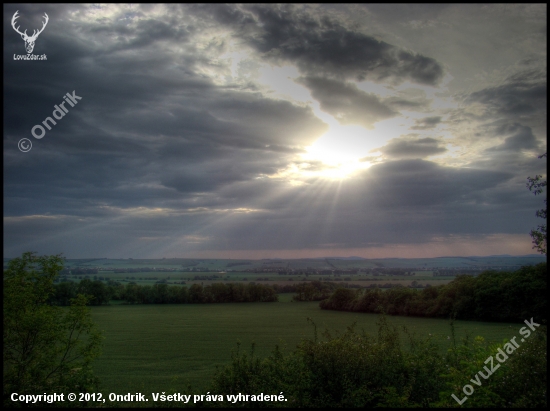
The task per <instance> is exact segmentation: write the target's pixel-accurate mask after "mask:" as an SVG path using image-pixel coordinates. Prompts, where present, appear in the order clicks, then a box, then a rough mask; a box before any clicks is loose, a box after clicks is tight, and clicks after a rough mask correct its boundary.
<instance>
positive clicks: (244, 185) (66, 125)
mask: <svg viewBox="0 0 550 411" xmlns="http://www.w3.org/2000/svg"><path fill="white" fill-rule="evenodd" d="M16 12H17V15H16V18H15V23H14V27H12V19H13V18H14V14H15V13H16ZM45 13H46V14H47V17H48V21H47V24H46V26H45V27H44V29H43V31H42V32H40V34H39V35H38V36H37V37H36V39H35V44H34V49H33V51H32V53H30V54H32V55H34V56H37V57H36V58H37V60H23V58H24V56H27V55H29V53H28V52H27V49H26V43H25V41H24V40H23V38H22V35H21V34H19V33H26V34H27V35H30V34H31V33H34V31H35V30H36V31H38V30H39V29H41V28H42V27H43V24H44V22H45V20H46V18H45ZM546 21H547V5H546V4H486V5H475V4H445V5H442V4H408V5H399V4H387V5H385V4H370V5H362V4H361V5H355V4H308V5H254V4H245V5H235V4H230V5H205V4H185V5H162V4H137V5H130V4H124V5H116V4H108V5H97V4H93V5H92V4H8V5H4V123H3V130H4V198H3V199H4V257H16V256H19V255H21V253H23V252H25V251H35V252H37V253H38V254H40V255H42V254H58V253H62V254H63V255H64V256H65V257H67V258H163V257H166V258H174V257H187V258H248V259H261V258H315V257H326V256H342V257H346V256H359V257H364V258H389V257H398V258H415V257H418V258H420V257H438V256H472V255H477V256H484V255H500V254H510V255H525V254H532V253H536V252H535V250H532V244H531V238H530V236H529V232H530V230H531V229H533V228H535V227H536V226H537V225H538V224H540V223H542V220H540V219H538V218H537V217H536V216H535V212H536V210H537V209H540V208H542V207H543V205H544V204H543V197H542V196H534V195H533V194H532V193H530V192H529V190H528V189H527V188H526V182H527V177H528V176H535V175H537V174H541V175H544V176H546V164H547V163H546V158H542V159H539V158H538V156H540V155H541V154H543V153H545V152H546V150H547V145H546V141H547V139H546V110H547V107H546V76H547V68H546V60H547V56H546V50H547V28H546ZM14 28H15V29H18V30H19V33H18V32H16V30H14ZM25 30H26V32H25ZM27 45H28V44H27ZM22 56H23V57H22ZM44 56H45V59H44ZM67 93H68V94H69V95H72V96H74V98H73V99H72V100H71V99H70V98H68V97H67ZM62 103H63V105H62V106H61V104H62ZM60 106H61V107H60ZM63 109H65V110H63ZM55 110H59V111H55ZM48 117H50V118H51V119H52V120H53V121H54V122H55V123H53V122H52V121H50V120H48ZM56 118H57V120H56ZM35 126H38V127H35ZM29 148H30V150H29ZM543 196H546V193H544V194H543Z"/></svg>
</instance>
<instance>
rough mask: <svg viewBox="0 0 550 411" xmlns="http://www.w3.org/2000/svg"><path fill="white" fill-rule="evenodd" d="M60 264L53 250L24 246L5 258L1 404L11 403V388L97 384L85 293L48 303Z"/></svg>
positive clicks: (95, 346) (96, 342)
mask: <svg viewBox="0 0 550 411" xmlns="http://www.w3.org/2000/svg"><path fill="white" fill-rule="evenodd" d="M62 268H63V260H62V258H61V257H60V256H58V255H56V256H42V257H37V256H35V255H34V254H33V253H30V252H29V253H24V254H23V255H22V257H20V258H15V259H13V260H11V261H10V262H9V263H8V269H7V270H5V271H4V292H3V297H4V351H3V361H4V403H5V405H6V404H7V405H9V406H14V403H12V402H11V401H10V400H9V394H10V393H13V392H17V393H20V394H43V393H44V392H47V393H53V392H57V393H63V392H67V393H68V392H76V393H78V392H86V391H95V389H96V388H97V379H96V378H95V377H94V375H93V373H92V369H91V362H92V360H93V359H94V358H95V357H97V356H98V355H99V353H100V344H101V336H100V334H99V332H98V331H97V330H96V329H95V326H94V324H93V323H92V321H91V318H90V313H89V309H88V308H87V307H86V303H87V299H86V297H84V296H82V295H78V296H77V297H76V298H74V299H71V302H70V303H71V306H70V308H60V307H56V306H53V305H51V304H49V301H50V299H51V297H52V295H53V294H54V287H53V281H54V279H55V277H56V276H57V275H58V273H59V271H60V270H61V269H62ZM80 404H83V403H80ZM35 405H37V406H44V405H46V403H37V404H35ZM57 405H59V403H57ZM73 405H74V404H73Z"/></svg>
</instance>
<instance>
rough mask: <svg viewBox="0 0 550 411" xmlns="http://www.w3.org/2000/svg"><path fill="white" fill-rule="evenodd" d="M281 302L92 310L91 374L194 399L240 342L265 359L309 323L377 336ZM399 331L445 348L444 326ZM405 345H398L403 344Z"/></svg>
mask: <svg viewBox="0 0 550 411" xmlns="http://www.w3.org/2000/svg"><path fill="white" fill-rule="evenodd" d="M291 297H292V295H291V294H282V295H280V300H281V301H280V302H279V303H241V304H235V303H233V304H231V303H229V304H182V305H110V306H99V307H92V308H91V312H92V318H93V320H94V321H95V322H96V324H98V326H99V328H100V329H101V330H103V335H104V337H105V340H104V346H103V354H102V356H101V357H99V358H98V359H97V360H96V361H95V363H94V364H95V365H94V368H95V372H96V375H97V376H98V377H99V378H100V380H101V391H102V392H103V393H106V394H108V393H117V394H124V393H129V392H141V393H144V394H146V395H148V394H149V393H151V392H162V391H169V390H178V392H181V393H189V392H187V389H185V387H187V383H190V384H191V386H192V387H193V388H194V389H195V390H194V391H196V392H195V393H197V394H198V393H199V390H202V389H203V388H206V386H207V384H208V382H209V381H210V379H211V377H212V376H213V374H214V372H215V369H216V366H222V365H224V364H227V363H229V361H230V358H231V351H232V350H235V349H236V348H237V342H240V343H241V348H240V349H241V350H246V351H247V352H249V351H250V348H251V344H252V343H255V347H256V348H255V352H256V355H258V356H262V357H263V356H266V355H268V354H269V353H270V352H271V351H272V350H273V348H274V347H275V345H276V344H279V345H280V346H284V345H286V347H287V350H289V351H292V350H294V348H295V347H296V345H297V344H298V343H299V342H300V340H301V339H302V338H313V335H314V334H313V327H312V326H311V325H310V324H308V322H307V318H308V317H310V318H311V319H312V320H313V321H314V322H315V323H316V325H317V328H318V331H319V335H321V332H322V331H323V330H324V329H329V330H331V331H343V330H345V328H346V327H347V326H349V325H351V324H352V323H354V322H357V326H356V329H357V330H359V331H361V330H365V331H366V332H367V333H376V332H377V329H378V328H377V326H376V322H377V319H378V318H379V315H377V314H363V313H349V312H338V311H325V310H321V309H320V308H319V303H318V302H311V303H294V302H290V298H291ZM389 322H390V324H393V325H395V326H397V327H398V328H399V329H400V330H401V329H402V326H403V325H405V326H407V327H408V329H409V330H410V331H413V332H414V333H415V334H416V335H418V336H428V335H429V334H431V335H432V337H431V338H433V339H434V341H435V342H436V343H437V344H438V346H439V348H440V350H441V351H442V352H444V351H445V350H446V349H447V348H448V347H449V346H450V340H448V339H447V336H449V335H450V334H451V332H450V326H449V321H448V320H440V319H427V318H411V317H390V318H389ZM520 327H521V325H520V324H505V323H484V322H469V321H456V322H455V329H456V333H457V337H458V338H461V337H463V336H465V335H467V334H470V335H471V336H472V337H475V336H477V335H480V336H483V337H484V338H485V339H486V340H487V341H490V342H501V341H502V340H503V339H505V338H510V337H513V336H514V335H517V332H518V330H519V328H520ZM404 340H405V339H404V338H403V341H404Z"/></svg>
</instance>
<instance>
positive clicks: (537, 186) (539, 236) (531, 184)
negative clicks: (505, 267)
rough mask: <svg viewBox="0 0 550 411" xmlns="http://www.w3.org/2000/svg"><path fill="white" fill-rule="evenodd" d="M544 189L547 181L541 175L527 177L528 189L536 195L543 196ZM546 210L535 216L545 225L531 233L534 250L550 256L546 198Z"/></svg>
mask: <svg viewBox="0 0 550 411" xmlns="http://www.w3.org/2000/svg"><path fill="white" fill-rule="evenodd" d="M543 157H546V153H544V154H543V155H541V156H539V158H543ZM544 187H546V180H543V179H542V176H541V175H536V176H535V177H527V188H528V189H529V191H531V192H532V193H533V194H534V195H539V194H542V192H543V189H544ZM544 205H545V207H544V208H541V209H540V210H537V212H536V213H535V215H536V216H537V217H539V218H542V219H544V223H543V224H540V225H539V226H537V228H536V229H534V230H531V232H530V233H529V234H530V235H531V238H532V239H533V248H534V249H536V250H537V251H538V252H539V253H541V254H546V255H548V249H547V247H548V246H547V237H546V236H547V232H546V218H547V210H548V208H547V198H546V197H545V198H544Z"/></svg>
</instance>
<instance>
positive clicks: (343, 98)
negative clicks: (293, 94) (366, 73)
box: [297, 77, 399, 128]
mask: <svg viewBox="0 0 550 411" xmlns="http://www.w3.org/2000/svg"><path fill="white" fill-rule="evenodd" d="M297 82H298V83H300V84H303V85H304V86H306V87H307V88H308V89H309V90H310V91H311V95H312V96H313V97H314V98H315V99H316V100H317V101H319V103H320V104H321V108H322V109H323V110H324V111H326V112H328V113H330V114H332V115H333V116H334V117H335V118H336V119H338V121H339V122H340V123H342V124H361V125H363V126H365V127H367V128H372V127H373V124H374V123H375V122H377V121H380V120H384V119H386V118H390V117H394V116H396V115H397V114H399V113H398V112H396V111H393V110H392V109H391V108H389V107H388V106H387V105H385V104H384V103H382V101H381V100H380V98H379V97H378V96H376V95H375V94H373V93H366V92H364V91H361V90H359V89H358V88H357V87H356V86H355V85H354V84H351V83H347V84H346V83H342V82H340V81H335V80H329V79H325V78H319V77H303V78H300V79H298V80H297Z"/></svg>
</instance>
